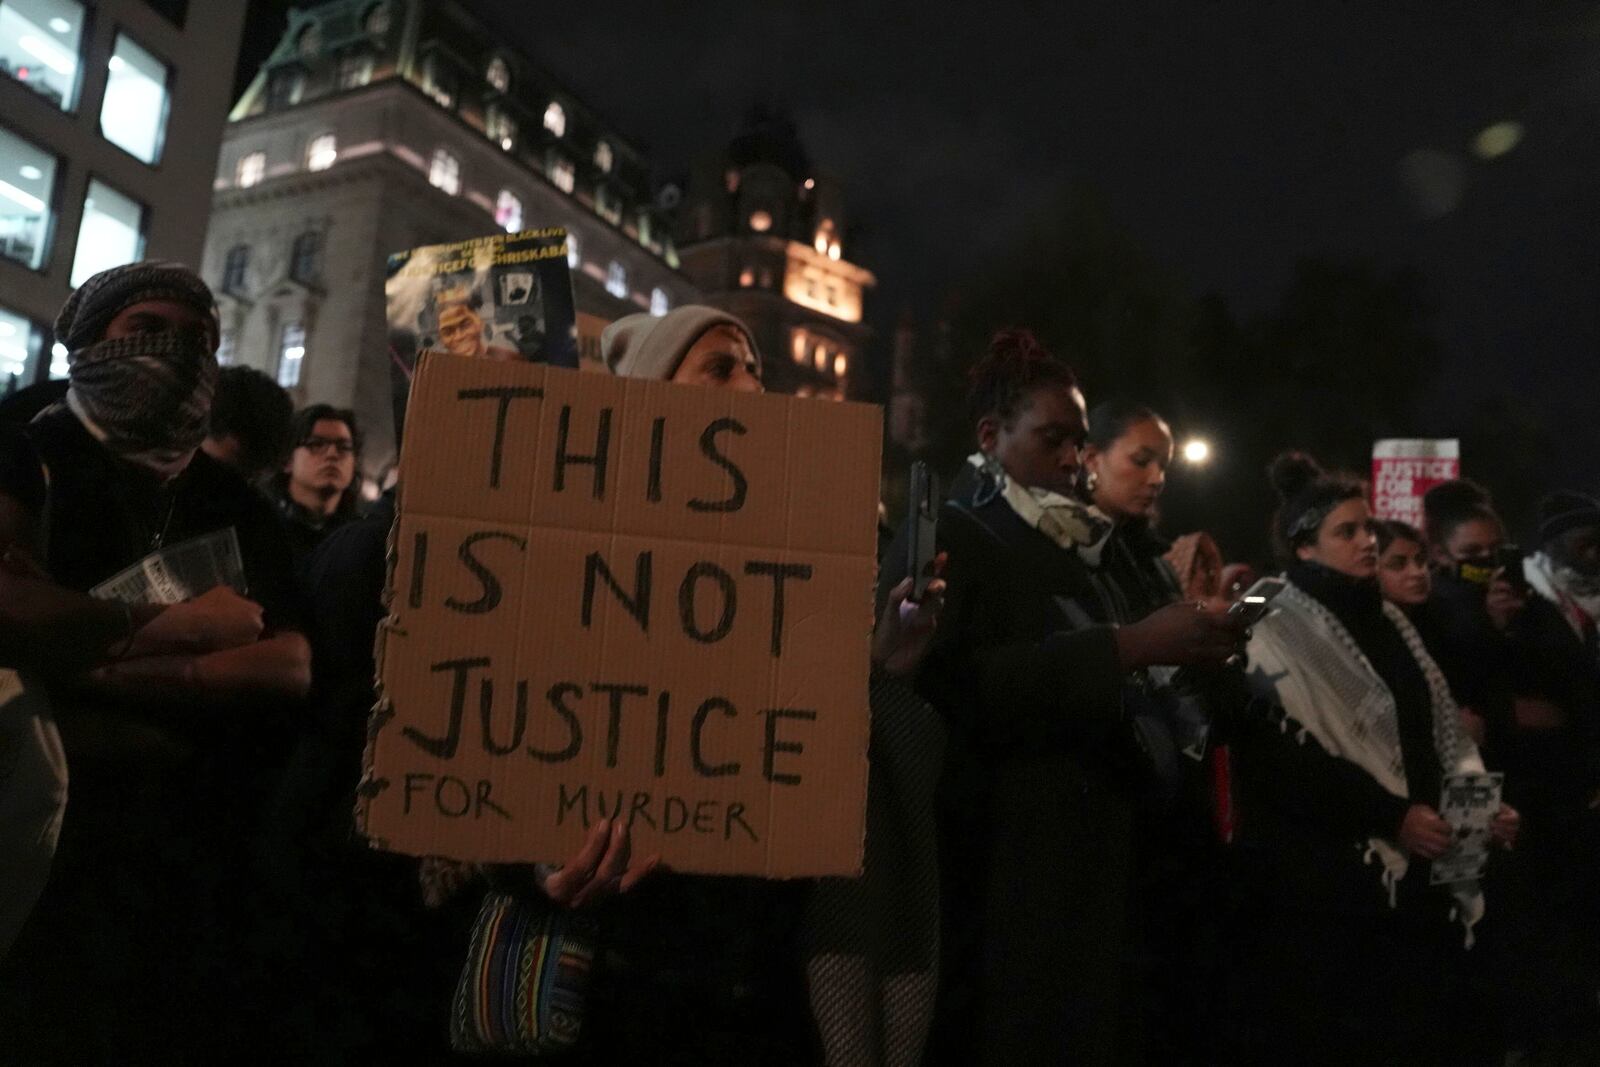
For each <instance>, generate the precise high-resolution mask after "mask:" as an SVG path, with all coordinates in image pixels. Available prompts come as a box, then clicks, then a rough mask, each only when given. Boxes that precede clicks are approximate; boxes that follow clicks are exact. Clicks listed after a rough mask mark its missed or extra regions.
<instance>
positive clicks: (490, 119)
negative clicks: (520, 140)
mask: <svg viewBox="0 0 1600 1067" xmlns="http://www.w3.org/2000/svg"><path fill="white" fill-rule="evenodd" d="M483 132H484V135H485V136H486V137H488V138H489V140H491V141H493V142H495V143H496V144H498V145H499V146H500V147H501V148H503V149H505V150H506V151H507V152H509V151H511V146H512V145H514V144H516V143H517V120H516V119H514V118H512V117H511V116H510V115H509V114H507V113H506V109H505V108H503V107H501V106H500V105H498V104H490V105H489V108H488V110H487V111H485V112H484V116H483Z"/></svg>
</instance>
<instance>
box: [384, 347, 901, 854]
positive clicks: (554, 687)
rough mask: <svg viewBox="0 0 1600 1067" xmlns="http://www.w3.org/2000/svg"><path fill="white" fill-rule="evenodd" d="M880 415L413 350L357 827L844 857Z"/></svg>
mask: <svg viewBox="0 0 1600 1067" xmlns="http://www.w3.org/2000/svg"><path fill="white" fill-rule="evenodd" d="M881 447H882V441H881V416H880V413H879V411H878V410H877V409H876V408H873V407H870V406H866V405H856V404H825V403H818V402H816V401H805V400H796V399H794V398H791V397H782V396H776V395H767V396H762V395H754V394H746V393H734V392H729V391H725V390H715V389H701V388H690V387H686V386H681V385H671V384H668V383H662V382H647V381H637V380H625V379H618V378H613V377H610V376H609V375H601V374H583V373H579V372H574V371H567V370H561V369H556V368H550V367H546V366H543V365H540V364H529V363H495V362H491V361H488V360H475V359H458V358H454V357H449V356H437V355H427V356H424V357H423V359H422V361H421V362H420V363H419V364H418V370H417V374H416V379H415V383H414V385H413V389H412V396H411V410H410V418H409V420H408V425H407V426H406V435H405V442H404V445H403V450H402V452H401V469H402V470H403V471H404V472H405V475H404V479H403V482H402V485H401V497H400V516H399V519H398V521H397V524H396V528H395V532H394V535H393V538H394V540H393V552H394V558H393V565H392V572H391V576H390V587H389V588H390V596H391V598H392V599H391V604H390V612H391V614H390V617H389V619H388V620H387V621H386V622H385V624H384V626H383V627H382V628H381V630H380V637H379V641H380V648H379V678H380V702H379V707H378V710H377V711H375V712H374V718H373V723H372V728H371V733H370V741H369V745H368V751H367V779H366V782H365V783H364V787H363V797H362V800H361V801H360V810H359V811H358V816H357V817H358V820H359V822H360V824H361V826H362V829H363V831H364V832H365V833H366V834H367V835H368V836H369V837H371V838H372V839H373V840H374V842H375V843H376V844H377V845H378V846H379V847H382V848H387V849H391V850H394V851H399V852H405V853H410V854H413V855H443V856H448V857H452V858H456V859H463V860H477V861H490V862H532V861H540V862H553V863H559V862H564V861H566V860H568V859H570V858H571V857H572V856H573V855H574V854H575V852H576V851H577V849H578V847H579V846H580V844H581V843H582V841H583V839H584V837H585V834H586V832H587V828H588V827H590V826H592V825H594V824H595V822H596V821H597V820H599V819H602V818H606V817H614V816H617V815H619V814H620V816H621V817H622V818H625V819H627V820H628V822H629V824H630V825H631V827H632V833H633V848H634V852H635V854H636V855H639V856H648V855H652V854H654V853H657V852H659V853H660V854H661V855H662V856H663V858H664V860H665V862H666V863H668V864H669V865H671V866H672V867H673V868H675V869H677V870H679V871H699V872H708V873H727V874H758V875H764V876H768V877H799V876H814V875H828V874H834V875H837V874H854V873H857V872H858V871H859V869H860V863H861V848H862V838H863V833H864V827H865V822H864V819H865V805H866V780H867V734H868V712H867V687H868V669H869V643H870V639H871V626H872V585H873V580H874V575H875V573H876V536H877V535H876V522H877V520H876V516H877V499H878V467H879V453H880V449H881Z"/></svg>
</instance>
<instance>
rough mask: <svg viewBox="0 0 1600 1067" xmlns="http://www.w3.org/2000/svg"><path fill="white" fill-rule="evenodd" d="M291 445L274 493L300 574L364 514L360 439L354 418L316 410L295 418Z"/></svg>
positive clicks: (323, 407) (350, 414) (332, 410)
mask: <svg viewBox="0 0 1600 1067" xmlns="http://www.w3.org/2000/svg"><path fill="white" fill-rule="evenodd" d="M291 440H293V441H294V443H295V444H294V449H293V450H292V451H291V452H290V453H289V458H288V460H287V461H285V463H284V465H283V470H282V471H280V472H279V473H278V476H277V477H276V478H275V479H273V485H272V488H273V500H274V503H276V504H277V506H278V513H279V515H281V516H282V517H283V520H284V526H285V528H286V529H287V530H288V533H289V544H290V548H291V550H292V551H293V553H294V561H295V568H296V570H297V571H298V570H299V568H300V567H301V566H302V565H303V564H304V563H305V561H306V560H307V559H309V558H310V556H311V553H312V550H313V549H315V548H316V547H317V545H319V544H321V543H322V540H323V539H324V538H325V537H327V536H328V535H329V534H330V533H332V532H333V531H334V530H336V529H338V528H339V527H340V526H343V525H344V524H345V523H347V522H349V521H350V520H352V519H355V518H358V517H359V516H360V514H361V482H360V479H359V478H358V477H357V475H356V465H357V458H358V456H359V453H360V448H361V438H360V434H359V432H358V430H357V428H356V416H355V412H353V411H348V410H344V409H341V408H335V407H331V406H329V405H327V404H312V405H311V406H310V407H308V408H305V409H303V410H301V411H300V412H299V413H298V414H296V415H295V419H294V434H293V436H292V437H291Z"/></svg>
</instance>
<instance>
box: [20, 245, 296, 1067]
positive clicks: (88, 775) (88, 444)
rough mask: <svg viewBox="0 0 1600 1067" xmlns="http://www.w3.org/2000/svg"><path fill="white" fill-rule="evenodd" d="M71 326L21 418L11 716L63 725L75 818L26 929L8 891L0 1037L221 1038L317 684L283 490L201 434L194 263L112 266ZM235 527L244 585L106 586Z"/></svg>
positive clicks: (180, 1051) (64, 318)
mask: <svg viewBox="0 0 1600 1067" xmlns="http://www.w3.org/2000/svg"><path fill="white" fill-rule="evenodd" d="M56 335H57V337H58V338H59V339H60V342H61V343H62V344H64V345H65V346H66V347H67V348H68V350H69V353H70V354H69V357H68V360H69V368H70V370H69V385H68V390H67V394H66V396H65V398H64V399H63V400H62V401H61V402H59V403H55V404H53V405H51V406H50V407H47V408H46V409H45V410H43V411H41V412H40V413H39V414H38V415H37V416H36V417H35V418H34V419H33V420H32V421H31V422H29V423H28V424H26V425H25V426H23V427H20V428H18V427H12V426H8V427H4V428H0V726H4V727H5V728H6V729H7V730H8V731H9V729H10V727H11V725H13V724H14V722H15V721H16V720H17V719H18V718H19V717H20V716H16V715H13V714H11V711H12V709H13V708H17V707H20V708H22V709H23V710H24V711H25V712H26V714H27V721H28V722H29V723H31V724H32V726H33V736H34V738H35V739H37V738H41V737H49V738H54V737H56V736H57V735H58V734H59V743H58V744H57V746H56V749H57V751H56V755H57V756H58V757H61V758H60V759H59V760H58V763H59V762H64V764H65V767H64V768H62V770H63V772H66V771H70V792H68V791H67V790H66V789H65V786H66V782H65V780H64V776H63V778H62V780H60V781H59V782H58V786H59V787H60V792H64V793H67V795H66V807H65V814H64V816H59V815H58V818H57V820H56V823H55V826H54V827H52V828H50V834H51V837H50V838H48V839H45V838H40V840H54V839H55V838H54V835H55V834H56V833H57V832H58V833H59V840H58V841H57V842H56V850H55V855H54V866H53V870H51V872H50V876H49V881H48V883H47V884H46V885H45V887H44V889H43V891H42V893H40V895H39V898H38V903H37V905H36V907H35V909H34V911H33V914H32V915H31V916H30V917H29V918H28V919H27V922H26V925H24V926H23V927H22V928H21V930H20V932H16V931H15V930H14V929H10V928H5V927H6V924H7V920H8V919H10V920H13V921H14V920H15V918H16V917H17V916H16V914H15V912H14V910H13V909H12V908H10V907H7V906H6V905H9V904H10V901H9V900H7V899H0V951H4V948H5V941H6V940H7V939H9V937H10V936H11V935H12V934H13V933H14V932H15V933H16V937H17V940H16V943H15V944H14V945H13V946H12V947H11V951H10V952H9V954H7V955H6V956H5V958H4V960H3V962H0V1046H3V1047H5V1049H6V1051H7V1053H8V1055H13V1056H15V1057H16V1058H17V1059H18V1060H19V1061H20V1062H30V1063H33V1062H38V1063H57V1062H62V1063H89V1062H125V1063H142V1062H149V1061H154V1060H160V1061H163V1062H171V1061H187V1060H191V1059H193V1060H196V1061H204V1060H210V1059H217V1058H225V1057H224V1054H225V1053H226V1052H227V1051H230V1045H232V1040H231V1039H232V1038H236V1037H237V1036H238V1035H239V1034H240V1033H242V1032H243V1030H244V1029H245V1026H244V1024H243V1022H242V1016H241V1014H240V1012H239V1011H238V1010H236V1009H237V1007H238V1006H239V1005H242V1004H247V1003H249V1002H250V998H249V997H248V996H246V995H244V994H243V993H242V992H241V987H240V986H238V985H237V984H236V983H237V980H238V979H239V977H240V976H241V975H244V974H248V973H250V957H249V955H248V953H247V952H245V951H244V947H245V942H244V926H243V923H244V919H245V917H246V916H247V915H248V914H249V913H250V911H251V906H250V903H249V901H250V900H251V896H250V892H251V876H250V875H249V874H248V866H247V864H248V860H247V855H246V850H245V848H244V847H243V846H244V845H245V843H247V842H248V841H249V840H250V835H251V831H252V829H253V828H254V826H255V825H256V823H257V821H258V820H259V817H260V811H259V807H258V801H259V797H260V795H261V790H262V789H263V788H264V787H265V786H266V784H267V779H268V778H269V776H270V773H271V768H272V766H273V761H274V760H275V759H276V758H278V754H280V753H281V752H283V751H284V750H285V749H286V748H287V744H288V742H287V738H286V736H285V735H286V732H287V731H288V730H289V728H290V726H291V724H292V723H293V721H294V720H293V718H292V715H291V714H290V713H291V712H292V711H293V709H294V708H295V702H296V701H297V700H298V699H300V698H301V697H303V696H304V695H305V693H306V690H307V688H308V686H309V675H310V654H309V649H308V646H307V643H306V641H305V639H304V638H303V637H302V636H301V634H300V632H299V617H300V610H299V607H298V603H297V598H296V595H295V593H294V584H293V576H292V572H291V570H290V566H289V557H288V548H287V544H286V542H285V541H284V537H283V532H282V530H281V529H280V528H279V527H278V525H277V522H276V519H275V518H274V516H273V515H272V512H271V508H270V505H269V504H268V503H267V502H266V501H265V500H264V499H263V498H261V497H260V496H259V495H258V494H257V493H255V491H254V490H253V489H251V487H250V486H248V485H246V484H245V482H244V481H243V480H242V479H241V478H239V476H238V475H237V474H235V473H234V472H233V471H231V470H230V469H228V468H226V467H224V466H223V465H222V464H220V463H218V462H217V461H216V460H213V459H212V458H211V457H209V456H207V455H205V454H204V453H203V452H200V451H199V446H200V443H201V441H202V439H203V437H204V435H205V432H206V425H207V418H208V415H209V411H210V407H211V399H212V393H213V390H214V389H215V385H216V380H217V373H218V372H217V364H216V357H215V351H216V345H217V320H216V312H215V309H214V306H213V302H212V299H211V293H210V291H209V290H208V289H207V288H206V285H205V283H204V282H203V281H201V279H200V278H199V277H198V276H197V275H196V274H195V273H194V272H193V271H191V270H189V269H188V268H186V267H183V266H181V265H178V264H173V263H159V262H151V263H135V264H130V265H128V266H124V267H118V268H115V269H112V270H109V271H105V272H102V273H101V274H98V275H96V276H94V277H92V278H90V279H89V280H88V281H87V282H85V283H84V284H83V285H82V286H80V287H79V288H78V290H77V291H76V292H75V293H74V294H73V295H72V297H71V298H70V299H69V300H68V301H67V303H66V305H65V306H64V307H63V308H62V311H61V315H60V317H59V318H58V320H57V322H56ZM230 531H231V533H232V535H233V540H234V541H236V542H237V545H238V556H239V564H240V566H239V567H238V568H236V572H242V573H235V574H234V576H233V578H232V579H231V584H230V583H229V582H224V584H219V585H217V586H215V587H214V588H211V589H209V591H205V590H203V589H201V588H197V589H196V590H193V591H191V592H198V593H199V595H192V596H190V598H189V599H186V600H182V601H180V602H178V603H170V600H171V599H172V597H173V596H174V595H181V594H172V593H171V592H170V591H168V590H164V589H159V588H156V587H155V586H154V585H151V586H149V587H148V588H147V589H146V591H145V592H144V593H133V592H125V593H118V592H114V591H110V590H108V589H107V588H105V584H106V583H107V582H108V580H109V579H112V578H115V577H117V576H119V575H121V574H123V573H124V572H127V571H129V569H130V568H133V567H135V565H138V564H140V563H141V561H145V560H147V559H148V558H150V557H151V556H152V555H154V554H156V553H164V552H169V551H171V550H174V549H175V548H177V547H182V546H184V545H185V544H187V543H190V542H194V541H196V540H197V539H199V538H203V537H207V536H208V535H214V534H223V535H226V534H227V533H228V532H230ZM227 569H228V568H219V570H220V571H226V570H227ZM145 573H148V570H147V571H146V572H145ZM156 601H160V602H159V603H158V602H156ZM8 680H9V684H7V681H8ZM19 694H20V695H19ZM5 740H6V741H9V738H7V739H5ZM7 747H9V745H7V744H5V743H4V742H0V750H3V749H5V748H7ZM5 786H6V782H5V780H4V779H0V789H3V788H4V787H5ZM57 795H58V796H59V795H60V794H59V793H58V794H57ZM4 811H6V808H5V805H4V804H0V812H4ZM9 830H10V827H9V826H5V825H0V831H5V832H9ZM0 847H4V842H0ZM35 852H37V850H35ZM32 854H33V853H30V855H32ZM44 856H45V857H46V858H48V853H47V852H45V853H44ZM30 869H31V870H32V871H34V872H37V870H38V865H37V864H31V865H30ZM13 885H14V883H13V882H12V880H11V879H10V876H9V872H8V876H7V878H4V879H0V898H6V897H9V896H10V894H11V893H12V891H13ZM29 888H30V889H36V888H37V886H36V883H30V886H29ZM228 1005H232V1006H233V1007H234V1008H235V1010H232V1011H228V1010H225V1008H226V1007H227V1006H228ZM195 1017H198V1018H202V1019H205V1020H206V1023H205V1025H204V1026H200V1027H196V1026H191V1025H188V1023H187V1022H186V1020H188V1019H191V1018H195ZM85 1019H92V1020H93V1024H92V1025H88V1026H85V1025H81V1024H80V1022H79V1021H80V1020H85ZM235 1024H237V1026H236V1025H235ZM231 1051H238V1049H237V1048H233V1049H231Z"/></svg>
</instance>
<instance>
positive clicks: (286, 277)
mask: <svg viewBox="0 0 1600 1067" xmlns="http://www.w3.org/2000/svg"><path fill="white" fill-rule="evenodd" d="M7 2H9V0H7ZM214 188H215V192H214V195H213V198H212V222H211V232H210V235H209V237H208V239H207V242H206V253H205V261H204V273H205V276H206V279H207V280H208V281H209V282H211V284H212V287H213V288H214V289H216V291H217V292H218V294H219V300H220V302H221V303H222V312H223V350H222V358H223V359H224V360H225V361H230V362H235V363H243V364H248V365H250V366H254V367H259V368H261V369H263V370H265V371H266V372H268V373H269V374H272V375H274V376H275V377H276V378H277V380H278V382H279V383H280V384H282V385H283V386H284V387H285V388H287V389H289V390H290V392H291V393H292V394H293V395H294V397H295V399H296V401H297V402H300V403H306V402H312V401H321V402H326V403H332V404H336V405H339V406H344V407H352V408H354V409H355V410H356V412H357V414H358V416H359V418H360V420H361V423H362V425H363V428H364V429H365V430H366V431H367V442H368V444H367V449H366V455H365V457H364V462H365V465H366V467H367V471H368V473H369V474H373V475H378V474H381V473H382V472H383V471H384V469H385V468H386V467H388V466H389V465H390V464H391V463H392V462H393V459H394V456H395V442H394V441H393V433H392V414H391V410H390V401H389V396H390V387H389V356H388V340H387V338H388V329H387V326H386V323H385V318H384V298H383V283H384V264H385V260H386V258H387V256H388V255H389V253H391V252H396V251H401V250H404V249H408V248H414V247H416V246H419V245H425V244H435V243H440V242H446V241H457V240H462V239H465V238H470V237H477V236H482V235H485V234H488V233H493V232H494V231H495V230H496V229H497V228H499V229H504V230H507V231H516V230H520V229H524V228H532V227H542V226H554V225H560V226H565V227H567V229H568V231H569V232H570V233H571V235H572V241H571V254H570V257H569V258H570V261H571V263H572V265H573V268H574V269H573V276H574V289H575V291H576V296H577V304H578V311H579V334H580V345H581V347H583V349H584V354H585V356H586V357H588V358H590V359H597V358H598V340H597V339H598V329H599V327H600V326H601V325H603V323H605V322H607V321H610V320H612V319H615V318H617V317H620V316H621V315H624V314H628V313H631V312H636V311H649V312H652V313H655V314H664V313H665V312H666V311H667V310H669V309H670V308H672V307H675V306H677V305H679V304H683V303H688V302H691V301H693V300H694V299H696V298H697V297H698V295H699V294H698V291H697V289H696V288H695V286H694V285H693V284H692V283H691V282H690V281H689V279H687V278H686V277H685V276H684V275H683V274H682V273H680V271H679V270H678V253H677V251H676V249H675V248H674V245H673V236H672V227H671V223H670V220H669V218H668V217H667V215H666V214H665V213H664V212H663V210H662V209H661V208H660V207H659V206H658V205H657V204H656V202H655V200H654V199H653V196H652V188H651V178H650V167H649V164H648V162H647V161H646V159H645V158H644V157H643V156H642V154H641V153H640V152H639V151H638V150H637V149H636V148H635V147H634V146H633V145H632V144H630V143H629V141H628V140H627V139H626V138H625V137H623V136H622V135H620V134H619V133H618V132H617V131H615V130H614V129H612V128H610V127H609V126H608V125H607V124H606V123H605V121H604V120H603V119H602V118H601V117H600V116H599V115H596V114H595V113H594V112H593V111H592V110H590V109H589V108H588V107H586V106H584V104H583V103H582V101H580V100H578V99H577V98H576V97H574V96H573V95H572V94H571V93H570V92H568V91H567V90H566V89H565V88H563V87H562V86H561V85H559V84H557V83H556V82H555V80H554V79H553V78H551V77H550V75H549V74H548V73H547V72H545V71H544V70H542V69H541V68H540V67H539V66H538V65H537V64H535V63H534V62H533V61H532V60H531V59H530V58H529V57H527V56H525V55H522V54H521V53H519V52H517V51H515V50H513V49H511V48H509V47H507V46H506V44H505V34H504V33H501V32H496V30H495V28H494V27H491V26H487V25H484V24H483V23H481V22H480V21H478V20H477V19H476V18H474V17H473V16H472V15H471V14H469V13H468V12H467V11H466V10H465V9H464V8H463V7H461V6H460V5H459V4H457V3H455V2H453V0H328V2H324V3H317V4H311V5H307V6H305V7H302V8H298V9H296V10H294V11H292V12H291V14H290V17H289V25H288V30H287V32H286V33H285V35H284V37H283V39H282V41H280V42H279V44H278V46H277V48H276V49H275V50H274V51H273V53H272V55H271V57H270V58H269V59H268V60H267V62H266V64H265V65H264V66H263V68H262V70H261V71H260V72H259V74H258V75H257V76H256V78H255V80H254V81H253V82H252V83H251V85H250V88H249V89H248V90H247V91H246V92H245V95H244V96H243V98H242V99H241V100H240V101H239V103H238V105H237V106H236V107H235V108H234V111H233V114H232V117H231V121H230V123H229V125H228V127H227V131H226V134H225V137H224V140H223V148H222V154H221V157H220V159H219V160H218V164H217V170H216V180H215V186H214Z"/></svg>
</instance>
